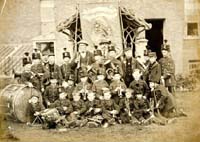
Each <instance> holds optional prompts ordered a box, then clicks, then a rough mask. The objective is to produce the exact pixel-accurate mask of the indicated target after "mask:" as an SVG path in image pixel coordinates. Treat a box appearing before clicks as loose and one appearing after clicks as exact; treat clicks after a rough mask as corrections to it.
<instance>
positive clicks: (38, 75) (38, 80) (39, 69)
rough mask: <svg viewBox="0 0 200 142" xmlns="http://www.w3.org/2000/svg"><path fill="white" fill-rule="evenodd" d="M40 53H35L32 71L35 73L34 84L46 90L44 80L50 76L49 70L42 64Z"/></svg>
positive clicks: (41, 89)
mask: <svg viewBox="0 0 200 142" xmlns="http://www.w3.org/2000/svg"><path fill="white" fill-rule="evenodd" d="M40 59H41V58H40V56H39V54H33V57H32V60H33V65H32V66H31V72H32V73H33V78H32V84H33V86H35V87H36V88H37V89H38V90H40V91H42V92H44V84H43V83H44V82H45V80H48V78H49V77H50V74H49V71H48V70H47V69H46V68H45V67H44V66H43V65H42V63H41V60H40Z"/></svg>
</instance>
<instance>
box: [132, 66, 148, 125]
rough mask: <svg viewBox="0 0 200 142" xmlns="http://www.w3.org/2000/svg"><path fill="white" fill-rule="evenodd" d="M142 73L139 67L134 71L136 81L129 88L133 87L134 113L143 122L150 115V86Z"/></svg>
mask: <svg viewBox="0 0 200 142" xmlns="http://www.w3.org/2000/svg"><path fill="white" fill-rule="evenodd" d="M141 76H142V73H141V71H140V70H139V69H135V71H134V72H133V78H134V81H132V82H131V84H130V86H129V88H131V89H133V99H134V101H133V104H134V111H133V113H132V114H133V115H134V117H135V118H137V120H138V121H139V122H140V123H142V122H144V120H145V119H146V118H147V117H148V116H149V112H148V111H149V110H148V108H149V106H148V97H149V87H148V85H147V83H146V82H145V81H144V80H142V79H141Z"/></svg>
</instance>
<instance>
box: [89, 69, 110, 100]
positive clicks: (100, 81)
mask: <svg viewBox="0 0 200 142" xmlns="http://www.w3.org/2000/svg"><path fill="white" fill-rule="evenodd" d="M108 87H109V85H108V83H107V82H106V80H105V72H104V70H98V71H97V80H95V81H94V83H93V86H92V90H93V91H94V92H96V95H97V98H99V99H102V97H103V89H104V88H108Z"/></svg>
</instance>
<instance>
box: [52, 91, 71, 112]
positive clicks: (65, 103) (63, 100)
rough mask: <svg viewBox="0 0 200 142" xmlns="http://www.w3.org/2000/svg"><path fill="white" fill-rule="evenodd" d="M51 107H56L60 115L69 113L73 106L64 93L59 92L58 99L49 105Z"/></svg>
mask: <svg viewBox="0 0 200 142" xmlns="http://www.w3.org/2000/svg"><path fill="white" fill-rule="evenodd" d="M50 107H51V108H56V109H57V110H58V112H59V113H60V114H61V115H69V114H70V113H71V112H72V110H73V108H72V105H71V102H70V100H69V99H68V98H67V94H66V93H60V94H59V99H58V100H56V101H55V102H54V103H52V104H51V105H50Z"/></svg>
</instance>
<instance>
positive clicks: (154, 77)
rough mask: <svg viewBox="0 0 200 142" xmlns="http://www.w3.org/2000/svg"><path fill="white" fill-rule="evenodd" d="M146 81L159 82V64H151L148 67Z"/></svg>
mask: <svg viewBox="0 0 200 142" xmlns="http://www.w3.org/2000/svg"><path fill="white" fill-rule="evenodd" d="M148 71H149V72H148V81H152V82H157V83H159V82H160V79H161V66H160V64H159V63H158V62H157V61H156V62H154V63H153V64H150V65H149V68H148Z"/></svg>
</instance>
